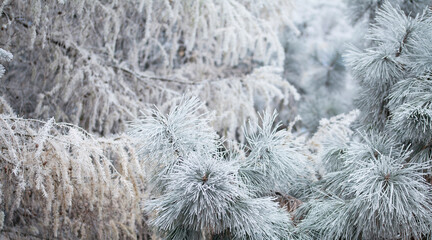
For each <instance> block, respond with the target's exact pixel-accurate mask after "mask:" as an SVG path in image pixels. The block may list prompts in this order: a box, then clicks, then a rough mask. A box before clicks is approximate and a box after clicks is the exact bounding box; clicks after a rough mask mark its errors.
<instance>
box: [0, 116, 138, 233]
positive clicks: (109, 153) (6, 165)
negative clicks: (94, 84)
mask: <svg viewBox="0 0 432 240" xmlns="http://www.w3.org/2000/svg"><path fill="white" fill-rule="evenodd" d="M0 149H1V151H0V167H1V173H0V179H1V180H0V181H1V198H0V201H1V205H0V206H1V207H0V212H1V214H2V216H4V220H2V221H1V222H2V227H3V229H2V235H3V236H8V237H10V238H29V237H38V238H57V237H61V238H84V239H90V238H104V237H107V236H111V237H112V238H117V239H119V238H126V237H131V238H135V237H136V236H137V235H141V236H143V237H146V232H145V231H143V230H145V229H146V225H145V221H144V216H143V215H142V214H141V210H140V207H139V203H140V201H141V200H142V194H141V193H142V190H143V187H144V185H143V183H144V178H143V175H142V171H141V166H140V164H139V163H138V161H137V158H136V156H135V153H134V150H133V148H132V146H131V145H130V143H129V141H128V140H127V139H126V138H123V137H122V138H119V139H118V140H108V139H94V138H93V137H92V136H90V135H89V134H88V133H86V132H84V131H83V130H81V129H79V128H77V127H72V126H69V125H67V124H58V123H55V121H54V119H50V120H49V121H47V122H42V121H38V120H26V119H21V118H16V117H12V116H10V115H0ZM2 219H3V218H2ZM138 230H140V232H137V231H138Z"/></svg>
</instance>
